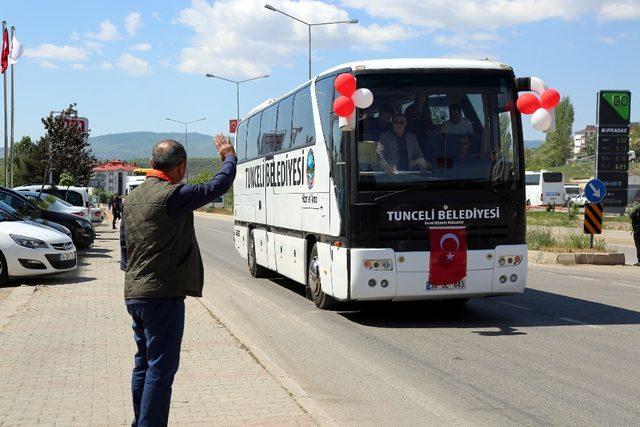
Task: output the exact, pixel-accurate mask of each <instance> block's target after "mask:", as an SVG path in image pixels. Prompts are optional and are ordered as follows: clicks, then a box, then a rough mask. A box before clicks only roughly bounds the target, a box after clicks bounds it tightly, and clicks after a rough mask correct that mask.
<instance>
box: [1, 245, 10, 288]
mask: <svg viewBox="0 0 640 427" xmlns="http://www.w3.org/2000/svg"><path fill="white" fill-rule="evenodd" d="M0 269H1V270H2V271H0V286H4V285H6V284H7V283H9V270H8V269H7V260H6V259H5V257H4V254H3V253H2V252H0Z"/></svg>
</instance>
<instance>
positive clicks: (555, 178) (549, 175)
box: [542, 172, 562, 182]
mask: <svg viewBox="0 0 640 427" xmlns="http://www.w3.org/2000/svg"><path fill="white" fill-rule="evenodd" d="M542 182H562V173H561V172H544V173H543V174H542Z"/></svg>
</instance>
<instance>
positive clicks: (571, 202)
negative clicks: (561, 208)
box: [569, 193, 589, 207]
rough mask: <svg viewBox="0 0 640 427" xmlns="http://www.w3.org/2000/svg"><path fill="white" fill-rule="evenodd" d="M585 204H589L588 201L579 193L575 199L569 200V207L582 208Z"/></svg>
mask: <svg viewBox="0 0 640 427" xmlns="http://www.w3.org/2000/svg"><path fill="white" fill-rule="evenodd" d="M587 203H589V201H588V200H587V198H586V197H585V195H584V193H580V194H578V195H577V196H576V197H574V198H572V199H571V200H569V206H571V205H578V206H580V207H583V206H584V205H586V204H587Z"/></svg>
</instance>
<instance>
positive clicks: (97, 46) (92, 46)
mask: <svg viewBox="0 0 640 427" xmlns="http://www.w3.org/2000/svg"><path fill="white" fill-rule="evenodd" d="M84 45H85V46H86V47H87V49H89V50H90V51H93V52H95V53H97V54H98V55H102V46H103V44H102V43H98V42H95V41H92V40H87V41H85V42H84Z"/></svg>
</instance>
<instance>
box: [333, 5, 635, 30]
mask: <svg viewBox="0 0 640 427" xmlns="http://www.w3.org/2000/svg"><path fill="white" fill-rule="evenodd" d="M342 3H343V4H344V5H345V6H347V7H351V8H354V9H361V10H364V11H366V12H367V13H368V14H369V15H371V16H372V17H374V18H381V19H395V20H398V21H400V22H401V23H403V24H406V25H412V26H417V27H424V28H446V29H448V30H452V31H470V30H475V29H484V30H487V29H490V30H493V29H497V28H501V27H508V26H514V25H519V24H526V23H531V22H538V21H543V20H546V19H554V18H556V19H563V20H575V19H578V18H580V17H582V16H584V15H585V14H600V15H602V17H601V19H605V20H611V19H635V18H638V17H640V3H639V2H638V0H626V1H625V0H619V1H607V0H456V1H455V4H453V2H446V1H442V0H404V1H400V2H399V1H396V0H342ZM628 16H633V17H634V18H625V17H628Z"/></svg>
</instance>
